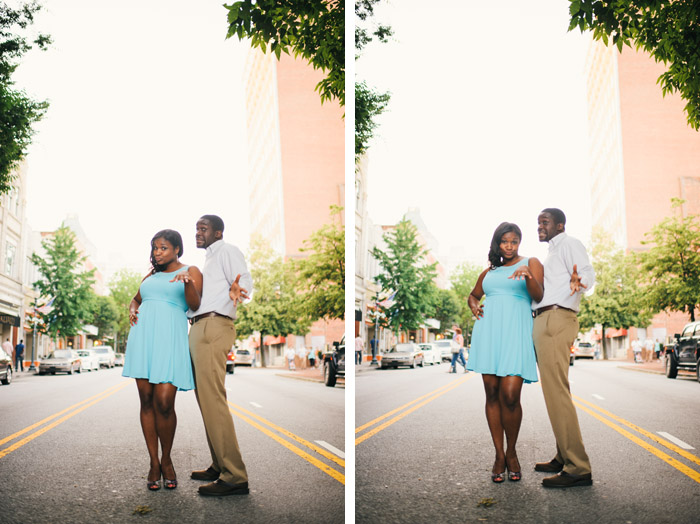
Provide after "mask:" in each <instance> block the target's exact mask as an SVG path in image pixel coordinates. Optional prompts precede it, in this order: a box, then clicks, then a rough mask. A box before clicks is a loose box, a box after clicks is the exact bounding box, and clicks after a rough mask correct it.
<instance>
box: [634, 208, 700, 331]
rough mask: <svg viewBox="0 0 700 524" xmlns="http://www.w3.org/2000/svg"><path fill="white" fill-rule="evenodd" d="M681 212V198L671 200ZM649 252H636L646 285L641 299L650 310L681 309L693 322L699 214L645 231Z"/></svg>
mask: <svg viewBox="0 0 700 524" xmlns="http://www.w3.org/2000/svg"><path fill="white" fill-rule="evenodd" d="M672 202H673V208H674V209H677V210H678V211H680V208H681V206H682V204H683V201H682V200H679V199H673V201H672ZM646 237H647V238H648V240H646V241H644V242H642V243H643V244H650V245H651V246H652V247H651V248H650V249H649V251H646V252H643V253H640V254H639V261H640V263H641V267H642V270H643V271H644V273H645V277H646V282H647V286H645V288H644V299H645V303H646V305H647V307H649V308H651V309H652V310H653V311H683V312H685V313H686V314H688V315H689V316H690V320H691V321H695V309H696V307H697V306H698V303H700V217H698V216H697V215H689V216H686V217H682V216H680V215H679V214H677V215H675V216H671V217H667V218H665V219H664V220H663V221H662V222H660V223H659V224H657V225H656V226H654V227H653V228H652V230H651V231H650V232H649V233H647V234H646Z"/></svg>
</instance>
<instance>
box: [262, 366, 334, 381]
mask: <svg viewBox="0 0 700 524" xmlns="http://www.w3.org/2000/svg"><path fill="white" fill-rule="evenodd" d="M278 369H279V373H275V375H278V376H280V377H287V378H295V379H297V380H308V381H310V382H323V368H322V367H321V366H317V367H316V368H309V367H307V368H306V369H297V370H296V371H289V370H288V369H287V368H278ZM339 378H341V380H342V377H339Z"/></svg>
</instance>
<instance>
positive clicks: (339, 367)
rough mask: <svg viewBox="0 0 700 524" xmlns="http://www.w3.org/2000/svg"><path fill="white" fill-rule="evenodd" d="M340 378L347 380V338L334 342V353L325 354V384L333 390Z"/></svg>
mask: <svg viewBox="0 0 700 524" xmlns="http://www.w3.org/2000/svg"><path fill="white" fill-rule="evenodd" d="M338 377H343V379H344V378H345V337H343V338H342V339H340V342H333V351H329V352H327V353H324V354H323V383H324V384H326V386H328V387H329V388H332V387H333V386H335V384H336V382H337V380H338Z"/></svg>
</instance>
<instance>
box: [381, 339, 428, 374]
mask: <svg viewBox="0 0 700 524" xmlns="http://www.w3.org/2000/svg"><path fill="white" fill-rule="evenodd" d="M390 366H391V367H393V368H394V369H396V368H398V367H399V366H408V367H410V368H415V367H416V366H420V367H423V350H422V349H421V348H420V346H419V345H418V344H416V343H415V342H407V343H405V344H396V345H395V346H394V347H393V348H391V349H390V350H389V352H388V353H384V354H383V355H382V369H386V368H388V367H390Z"/></svg>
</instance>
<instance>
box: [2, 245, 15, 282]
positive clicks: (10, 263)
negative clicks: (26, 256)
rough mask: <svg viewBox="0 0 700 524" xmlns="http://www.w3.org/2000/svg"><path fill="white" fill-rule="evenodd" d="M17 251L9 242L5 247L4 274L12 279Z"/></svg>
mask: <svg viewBox="0 0 700 524" xmlns="http://www.w3.org/2000/svg"><path fill="white" fill-rule="evenodd" d="M16 251H17V246H15V245H13V244H10V243H9V242H8V243H7V245H6V246H5V273H6V274H7V275H8V276H10V277H14V276H15V275H14V269H15V253H16Z"/></svg>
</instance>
